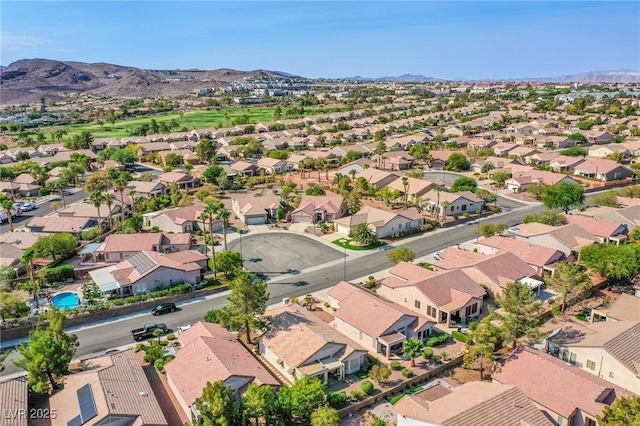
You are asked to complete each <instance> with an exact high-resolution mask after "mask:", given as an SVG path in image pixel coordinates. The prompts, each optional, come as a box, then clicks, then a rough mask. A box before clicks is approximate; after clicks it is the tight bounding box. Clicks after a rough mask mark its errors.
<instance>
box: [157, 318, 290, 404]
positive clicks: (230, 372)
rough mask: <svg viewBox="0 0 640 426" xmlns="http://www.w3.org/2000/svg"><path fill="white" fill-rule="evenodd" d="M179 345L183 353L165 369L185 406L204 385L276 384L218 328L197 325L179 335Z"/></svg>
mask: <svg viewBox="0 0 640 426" xmlns="http://www.w3.org/2000/svg"><path fill="white" fill-rule="evenodd" d="M180 343H181V345H182V349H180V350H179V351H178V352H177V353H176V357H175V359H173V360H172V361H171V362H169V363H168V364H166V365H165V369H166V371H167V376H168V377H169V378H170V379H171V381H172V382H173V383H174V384H175V386H176V388H177V389H178V391H179V392H180V394H181V396H182V399H183V400H184V401H185V402H186V403H187V404H193V403H194V402H195V400H196V398H198V397H200V396H202V390H203V389H204V388H205V386H206V385H207V382H211V383H214V382H216V381H218V380H222V381H223V382H226V381H228V380H230V379H232V378H234V377H243V378H252V379H253V380H252V381H253V382H255V383H257V384H259V385H262V384H268V385H274V386H276V385H278V384H279V383H278V381H277V380H276V379H275V378H274V377H273V376H272V375H271V373H269V371H267V370H266V369H265V368H264V367H263V366H262V364H260V362H258V360H257V359H256V358H255V357H254V356H253V355H252V354H251V352H249V351H248V350H247V349H246V348H245V347H244V346H243V345H242V344H241V343H240V342H239V341H238V339H237V338H236V337H235V336H234V335H233V334H231V333H229V332H228V331H227V330H226V329H224V328H222V327H220V326H219V325H218V324H211V323H203V322H202V321H200V322H197V323H196V324H194V325H193V326H191V328H190V329H188V330H187V331H185V332H184V333H182V334H181V335H180ZM229 384H231V383H229Z"/></svg>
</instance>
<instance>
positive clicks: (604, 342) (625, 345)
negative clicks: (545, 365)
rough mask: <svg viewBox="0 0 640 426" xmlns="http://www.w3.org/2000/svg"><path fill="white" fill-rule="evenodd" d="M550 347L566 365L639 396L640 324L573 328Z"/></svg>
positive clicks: (608, 323)
mask: <svg viewBox="0 0 640 426" xmlns="http://www.w3.org/2000/svg"><path fill="white" fill-rule="evenodd" d="M547 343H548V345H549V350H550V352H551V353H553V354H555V355H557V356H558V357H560V358H561V359H562V360H563V361H565V362H568V363H569V364H571V365H575V366H576V367H579V368H580V369H581V370H583V371H586V372H588V373H590V374H593V375H595V376H597V377H600V378H602V379H604V380H606V381H607V382H610V383H613V384H615V385H617V386H620V387H621V388H623V389H626V390H628V391H630V392H633V393H635V394H638V395H640V322H638V321H602V322H596V323H592V324H589V325H588V326H580V325H577V324H575V325H573V324H572V325H570V326H567V327H564V328H562V329H561V330H559V331H557V332H554V334H553V335H552V337H549V338H547Z"/></svg>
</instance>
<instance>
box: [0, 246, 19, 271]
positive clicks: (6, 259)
mask: <svg viewBox="0 0 640 426" xmlns="http://www.w3.org/2000/svg"><path fill="white" fill-rule="evenodd" d="M23 254H24V250H22V249H21V248H18V247H16V246H14V245H12V244H8V243H0V267H3V268H10V269H13V270H14V271H16V273H18V275H19V274H20V272H21V269H22V265H21V263H20V262H21V260H20V259H21V258H22V255H23Z"/></svg>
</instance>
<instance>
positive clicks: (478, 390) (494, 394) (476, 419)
mask: <svg viewBox="0 0 640 426" xmlns="http://www.w3.org/2000/svg"><path fill="white" fill-rule="evenodd" d="M394 408H395V410H396V411H397V412H398V414H399V415H401V416H403V417H408V418H413V419H417V420H419V421H423V422H427V423H429V424H434V425H442V426H468V425H475V426H495V425H500V426H522V425H523V424H526V425H531V426H534V425H535V426H547V425H549V426H551V425H553V424H554V423H553V422H551V421H550V420H549V419H548V418H547V417H546V416H545V415H544V414H543V413H542V411H540V410H539V409H538V408H537V407H536V406H535V404H534V403H533V402H532V401H531V400H530V399H529V398H527V396H526V395H525V394H524V393H523V392H521V391H520V390H519V389H518V388H517V387H515V386H508V385H502V384H499V383H488V382H468V383H465V384H464V385H461V386H459V387H457V388H455V390H454V392H452V393H450V394H449V395H445V396H443V397H441V398H438V399H436V400H435V401H431V402H428V401H423V400H421V399H420V398H419V397H417V396H415V395H409V396H405V397H403V398H402V399H401V400H400V401H398V403H397V404H396V405H395V406H394Z"/></svg>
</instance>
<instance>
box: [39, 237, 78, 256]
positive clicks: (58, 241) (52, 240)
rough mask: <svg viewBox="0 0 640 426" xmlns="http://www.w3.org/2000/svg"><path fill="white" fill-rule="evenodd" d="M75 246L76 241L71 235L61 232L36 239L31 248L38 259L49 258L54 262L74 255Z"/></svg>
mask: <svg viewBox="0 0 640 426" xmlns="http://www.w3.org/2000/svg"><path fill="white" fill-rule="evenodd" d="M77 245H78V240H76V238H75V237H74V236H73V235H71V234H69V233H68V232H61V233H57V234H52V235H48V236H46V237H40V238H38V240H37V241H36V242H35V243H34V244H33V246H32V248H33V249H34V250H35V252H36V255H37V256H38V257H48V256H51V257H53V260H56V259H58V258H63V259H68V258H69V257H71V256H72V255H73V254H74V253H75V249H76V247H77Z"/></svg>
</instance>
